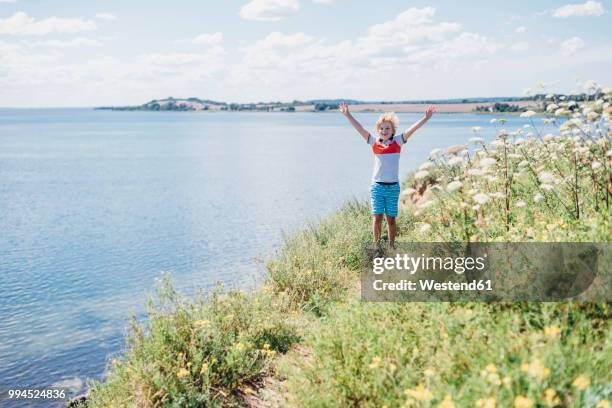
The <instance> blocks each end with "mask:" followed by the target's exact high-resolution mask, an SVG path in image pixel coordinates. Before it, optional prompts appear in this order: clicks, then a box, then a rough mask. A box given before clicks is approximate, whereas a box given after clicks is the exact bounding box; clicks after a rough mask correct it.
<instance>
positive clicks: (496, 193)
mask: <svg viewBox="0 0 612 408" xmlns="http://www.w3.org/2000/svg"><path fill="white" fill-rule="evenodd" d="M489 195H490V196H491V197H494V198H505V197H506V195H505V194H504V193H502V192H501V191H496V192H494V193H491V194H489Z"/></svg>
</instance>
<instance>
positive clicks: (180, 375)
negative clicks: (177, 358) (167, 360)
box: [176, 367, 189, 378]
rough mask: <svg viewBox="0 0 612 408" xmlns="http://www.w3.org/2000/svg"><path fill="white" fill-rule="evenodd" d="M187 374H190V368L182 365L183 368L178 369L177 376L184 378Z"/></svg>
mask: <svg viewBox="0 0 612 408" xmlns="http://www.w3.org/2000/svg"><path fill="white" fill-rule="evenodd" d="M187 375H189V370H187V369H186V368H184V367H181V369H180V370H178V373H176V376H177V377H178V378H183V377H186V376H187Z"/></svg>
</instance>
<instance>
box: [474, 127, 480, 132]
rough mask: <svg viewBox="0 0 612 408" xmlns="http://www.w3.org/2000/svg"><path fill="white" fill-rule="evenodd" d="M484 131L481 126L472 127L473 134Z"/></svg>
mask: <svg viewBox="0 0 612 408" xmlns="http://www.w3.org/2000/svg"><path fill="white" fill-rule="evenodd" d="M480 129H482V128H481V127H480V126H472V132H479V131H480Z"/></svg>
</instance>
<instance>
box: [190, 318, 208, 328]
mask: <svg viewBox="0 0 612 408" xmlns="http://www.w3.org/2000/svg"><path fill="white" fill-rule="evenodd" d="M209 324H210V321H208V320H196V321H195V322H193V325H194V326H196V327H205V326H208V325H209Z"/></svg>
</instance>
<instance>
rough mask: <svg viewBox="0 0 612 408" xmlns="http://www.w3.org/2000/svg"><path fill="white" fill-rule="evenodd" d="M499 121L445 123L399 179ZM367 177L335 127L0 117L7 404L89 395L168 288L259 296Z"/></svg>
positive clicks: (0, 339)
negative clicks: (16, 393) (18, 397)
mask: <svg viewBox="0 0 612 408" xmlns="http://www.w3.org/2000/svg"><path fill="white" fill-rule="evenodd" d="M398 116H399V118H400V122H401V125H400V127H401V128H402V129H404V128H407V127H408V126H409V125H411V124H412V123H413V122H415V121H417V120H418V119H419V118H420V117H421V115H420V114H408V113H406V114H399V115H398ZM355 117H356V118H357V119H358V120H359V121H361V122H362V123H363V125H364V126H365V127H366V128H368V129H371V130H373V128H374V124H375V122H376V119H377V117H378V114H377V113H356V114H355ZM493 118H496V116H494V115H478V114H442V113H440V114H435V115H434V117H433V118H432V119H431V120H430V121H429V122H428V123H427V124H426V125H425V126H424V127H423V128H421V129H420V130H418V131H417V132H416V133H415V134H414V135H413V136H412V137H411V138H410V140H409V141H408V143H407V144H406V145H405V146H404V147H403V148H402V157H401V162H400V163H401V164H400V176H401V177H403V176H405V175H406V174H407V173H408V172H410V171H412V170H414V169H416V168H417V167H418V166H419V165H420V164H421V163H422V162H423V161H425V160H426V159H427V157H428V154H429V152H430V151H431V150H432V149H434V148H443V147H446V146H449V145H455V144H461V143H466V142H467V140H468V139H469V138H470V137H472V136H474V132H473V131H472V128H473V127H474V126H478V127H480V128H481V129H480V130H479V131H478V133H479V136H481V137H483V138H485V139H487V140H492V139H493V138H495V135H496V131H497V130H499V128H500V125H499V123H491V119H493ZM505 119H507V120H508V122H507V123H506V124H505V125H504V127H505V128H507V129H509V130H516V129H518V128H522V127H523V126H524V125H529V124H531V121H530V119H527V118H520V117H518V116H508V117H505ZM535 123H536V125H538V127H539V128H541V130H542V131H543V132H546V131H550V130H551V129H546V127H544V125H542V121H541V120H539V119H535ZM526 131H530V130H529V129H526ZM372 167H373V157H372V153H371V150H370V148H369V146H368V145H367V144H366V143H365V142H364V141H363V139H362V138H361V136H360V135H359V134H358V133H357V132H356V131H355V130H354V129H353V128H352V127H351V126H350V125H349V124H348V122H347V121H346V119H345V118H344V117H343V116H342V115H341V114H339V113H336V112H334V113H332V112H327V113H309V112H302V113H299V112H295V113H280V112H279V113H269V112H265V113H255V112H138V111H132V112H123V111H106V110H94V109H85V108H78V109H76V108H75V109H6V108H3V109H0V393H1V392H2V390H3V389H4V390H8V389H14V388H19V389H32V388H38V389H44V388H48V387H52V386H53V387H66V388H68V389H69V390H70V393H71V395H76V394H79V393H83V392H85V390H86V387H87V381H88V380H89V379H98V380H99V379H102V378H103V375H104V373H105V370H106V368H107V366H108V364H109V361H110V360H111V359H112V358H113V357H114V356H117V355H119V354H120V353H121V352H122V351H123V350H124V349H125V336H126V332H127V326H128V323H129V321H130V319H131V318H132V316H136V318H138V319H142V318H144V313H143V310H144V306H145V304H146V300H147V297H148V296H150V295H151V294H153V293H154V292H155V288H156V286H157V285H159V282H160V280H161V279H162V278H163V277H164V276H167V277H169V278H170V279H171V281H172V283H173V285H174V286H175V288H177V289H178V290H179V291H180V292H181V293H182V294H184V296H186V297H193V296H196V295H197V293H199V292H203V293H206V292H208V291H210V290H211V289H212V288H214V287H215V286H216V285H218V284H223V285H224V286H225V287H227V288H242V289H252V288H256V287H257V285H258V284H260V283H261V281H262V279H265V261H266V259H270V258H271V257H273V256H274V254H275V253H277V252H278V251H279V250H280V248H281V247H282V243H283V239H284V237H286V236H288V235H290V234H291V233H294V232H295V231H297V230H299V229H301V228H304V227H306V226H307V225H309V224H313V223H317V222H318V221H319V220H321V219H323V218H325V217H326V216H327V215H329V214H331V213H333V212H334V211H337V210H338V209H339V208H340V207H342V205H343V204H344V203H346V202H347V201H350V200H367V199H368V191H369V184H370V178H371V174H372ZM4 403H5V404H8V405H7V406H11V402H4ZM0 405H1V404H0ZM13 406H21V405H18V404H17V405H13ZM45 406H47V405H45Z"/></svg>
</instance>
